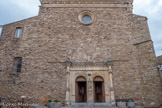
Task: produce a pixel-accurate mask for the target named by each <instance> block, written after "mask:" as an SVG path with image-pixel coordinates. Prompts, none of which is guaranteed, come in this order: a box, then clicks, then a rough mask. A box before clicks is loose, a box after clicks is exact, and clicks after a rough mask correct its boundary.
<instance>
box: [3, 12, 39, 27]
mask: <svg viewBox="0 0 162 108" xmlns="http://www.w3.org/2000/svg"><path fill="white" fill-rule="evenodd" d="M35 17H38V15H37V16H33V17H29V18H25V19H22V20H19V21H15V22H11V23H8V24H4V25H0V27H3V26H7V25H10V24H14V23H17V22H21V21H25V20H29V19H32V18H35Z"/></svg>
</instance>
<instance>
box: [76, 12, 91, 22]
mask: <svg viewBox="0 0 162 108" xmlns="http://www.w3.org/2000/svg"><path fill="white" fill-rule="evenodd" d="M79 21H80V22H81V23H82V24H84V25H90V24H91V23H92V22H93V21H94V15H93V14H92V13H91V12H89V11H84V12H82V13H80V15H79Z"/></svg>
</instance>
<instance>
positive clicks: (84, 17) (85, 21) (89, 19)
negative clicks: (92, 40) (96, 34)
mask: <svg viewBox="0 0 162 108" xmlns="http://www.w3.org/2000/svg"><path fill="white" fill-rule="evenodd" d="M82 22H83V23H84V24H90V23H92V18H91V17H90V16H88V15H85V16H83V17H82Z"/></svg>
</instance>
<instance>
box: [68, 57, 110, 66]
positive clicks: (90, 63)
mask: <svg viewBox="0 0 162 108" xmlns="http://www.w3.org/2000/svg"><path fill="white" fill-rule="evenodd" d="M65 63H66V65H67V66H79V67H85V66H102V67H105V66H106V67H107V66H112V65H113V61H112V60H108V61H106V62H91V61H87V62H73V61H70V59H68V60H67V61H66V62H65Z"/></svg>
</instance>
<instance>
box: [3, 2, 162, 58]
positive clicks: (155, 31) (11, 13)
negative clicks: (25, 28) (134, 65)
mask: <svg viewBox="0 0 162 108" xmlns="http://www.w3.org/2000/svg"><path fill="white" fill-rule="evenodd" d="M39 6H40V2H39V0H1V2H0V25H4V24H8V23H11V22H15V21H19V20H22V19H26V18H29V17H33V16H37V15H38V11H39ZM133 13H134V14H138V15H142V16H146V17H147V18H148V24H149V28H150V32H151V38H152V40H153V43H154V48H155V52H156V56H159V55H162V0H145V1H144V0H134V3H133Z"/></svg>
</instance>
